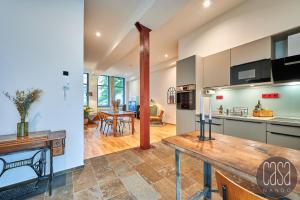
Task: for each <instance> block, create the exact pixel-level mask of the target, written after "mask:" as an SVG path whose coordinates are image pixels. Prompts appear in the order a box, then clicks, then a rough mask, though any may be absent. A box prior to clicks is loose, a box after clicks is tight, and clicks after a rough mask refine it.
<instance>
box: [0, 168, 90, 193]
mask: <svg viewBox="0 0 300 200" xmlns="http://www.w3.org/2000/svg"><path fill="white" fill-rule="evenodd" d="M83 168H84V165H81V166H77V167H73V168H70V169H66V170H62V171H59V172H55V173H54V174H53V176H54V177H56V176H61V175H63V174H67V173H70V172H72V171H76V170H79V169H83ZM45 179H47V177H44V178H43V180H45ZM36 180H37V178H32V179H28V180H26V181H22V182H18V183H14V184H12V185H7V186H4V187H0V192H2V191H5V190H10V189H12V188H15V187H20V186H22V185H26V184H29V183H32V182H35V181H36Z"/></svg>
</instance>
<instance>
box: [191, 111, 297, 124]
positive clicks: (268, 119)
mask: <svg viewBox="0 0 300 200" xmlns="http://www.w3.org/2000/svg"><path fill="white" fill-rule="evenodd" d="M196 116H200V114H196ZM206 117H208V115H206ZM212 117H215V118H222V119H235V120H242V121H256V122H267V123H272V124H279V125H280V124H282V125H291V126H300V118H293V117H278V116H277V117H253V116H247V117H241V116H230V115H218V114H215V115H213V116H212Z"/></svg>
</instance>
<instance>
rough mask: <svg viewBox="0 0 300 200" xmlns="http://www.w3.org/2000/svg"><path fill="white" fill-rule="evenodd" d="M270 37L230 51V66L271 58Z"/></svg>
mask: <svg viewBox="0 0 300 200" xmlns="http://www.w3.org/2000/svg"><path fill="white" fill-rule="evenodd" d="M271 44H272V41H271V37H266V38H263V39H260V40H256V41H253V42H250V43H247V44H244V45H241V46H238V47H235V48H232V49H231V54H230V55H231V66H235V65H240V64H244V63H248V62H253V61H257V60H262V59H270V58H271V56H272V53H271V52H272V51H271V49H272V46H271Z"/></svg>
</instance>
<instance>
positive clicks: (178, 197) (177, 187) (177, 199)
mask: <svg viewBox="0 0 300 200" xmlns="http://www.w3.org/2000/svg"><path fill="white" fill-rule="evenodd" d="M175 162H176V200H180V199H181V194H180V190H181V181H180V151H179V150H178V149H175Z"/></svg>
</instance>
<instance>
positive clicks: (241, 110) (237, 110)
mask: <svg viewBox="0 0 300 200" xmlns="http://www.w3.org/2000/svg"><path fill="white" fill-rule="evenodd" d="M229 114H230V115H231V116H240V117H245V116H248V108H246V107H233V108H232V109H230V112H229Z"/></svg>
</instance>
